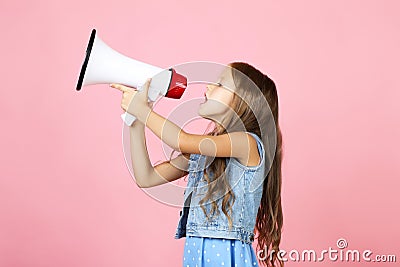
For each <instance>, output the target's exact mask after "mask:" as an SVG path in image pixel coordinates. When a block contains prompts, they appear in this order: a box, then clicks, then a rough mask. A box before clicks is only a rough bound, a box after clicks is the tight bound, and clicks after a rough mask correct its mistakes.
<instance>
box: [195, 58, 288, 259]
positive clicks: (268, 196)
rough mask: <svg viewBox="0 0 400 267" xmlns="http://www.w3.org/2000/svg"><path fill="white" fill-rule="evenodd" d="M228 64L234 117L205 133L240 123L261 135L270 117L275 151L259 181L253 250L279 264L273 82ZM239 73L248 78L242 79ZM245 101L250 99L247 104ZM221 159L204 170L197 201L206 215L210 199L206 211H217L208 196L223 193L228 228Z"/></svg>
mask: <svg viewBox="0 0 400 267" xmlns="http://www.w3.org/2000/svg"><path fill="white" fill-rule="evenodd" d="M229 66H230V67H231V71H232V72H231V73H232V77H233V80H234V83H235V87H236V90H237V91H236V92H237V93H235V94H234V97H233V100H232V105H231V108H232V110H233V111H235V113H236V119H235V118H234V117H230V118H229V120H228V123H227V125H221V124H220V123H215V124H214V125H215V126H214V128H213V129H212V130H211V131H210V132H208V134H209V135H220V134H224V133H227V132H228V131H229V132H231V131H234V130H235V129H239V128H240V127H243V126H244V128H245V130H246V131H247V132H252V133H255V134H257V135H258V136H259V137H260V138H261V131H260V126H266V125H268V123H267V122H268V121H269V122H271V120H273V121H274V123H275V127H274V130H275V131H276V133H275V134H276V149H275V151H273V152H275V153H274V154H275V156H274V158H273V159H270V160H272V164H271V165H270V166H271V169H270V170H269V172H268V175H267V177H266V180H265V181H264V184H263V194H262V198H261V203H260V206H259V208H258V213H257V218H256V225H255V230H256V231H257V232H258V236H256V239H257V240H258V246H257V251H258V250H260V249H261V250H262V251H261V252H262V253H260V257H261V258H262V259H264V260H261V263H262V264H263V265H265V266H276V265H275V262H276V261H278V263H279V265H280V266H283V265H284V263H283V261H281V260H279V259H278V258H277V252H278V251H279V244H280V241H281V231H282V225H283V213H282V205H281V185H282V177H281V163H282V133H281V130H280V127H279V122H278V115H279V112H278V94H277V90H276V86H275V83H274V82H273V80H272V79H271V78H269V77H268V76H267V75H265V74H263V73H262V72H261V71H259V70H258V69H256V68H255V67H253V66H251V65H250V64H248V63H244V62H232V63H230V64H229ZM243 74H244V75H245V76H247V77H248V79H243ZM249 79H250V80H251V81H250V80H249ZM249 82H252V83H254V84H255V85H257V87H258V88H259V90H261V93H262V94H263V96H264V97H265V99H266V100H267V102H268V105H269V107H270V111H271V113H272V116H273V118H270V116H271V115H270V114H271V113H269V112H266V107H265V106H264V105H263V104H262V102H261V100H260V99H259V98H260V97H259V95H257V94H255V93H254V92H253V91H252V90H247V89H246V88H248V87H249V86H250V84H249ZM244 99H246V101H244ZM246 102H247V103H251V108H250V107H249V105H248V104H247V103H246ZM263 142H264V147H267V145H268V144H266V143H265V140H263ZM225 159H226V158H224V157H216V158H215V159H214V160H213V162H212V163H211V164H210V165H209V166H208V168H207V169H206V170H204V178H205V180H206V181H207V183H208V190H207V192H206V195H205V196H204V198H203V199H201V200H200V201H199V204H200V206H201V208H202V210H203V212H204V214H205V215H206V217H207V219H209V218H210V216H209V214H207V213H206V210H205V208H204V205H203V204H204V203H207V202H208V201H209V200H210V199H211V205H212V206H211V211H210V214H212V215H214V214H219V209H218V205H217V201H216V200H214V199H212V198H213V196H215V195H219V194H220V193H223V195H224V196H223V198H222V203H221V204H222V207H221V209H222V212H223V213H224V214H225V216H226V217H227V219H228V223H229V228H231V227H232V219H231V215H232V206H233V203H234V201H235V195H234V193H233V192H232V190H231V187H230V184H229V181H228V179H227V177H226V175H225V169H226V162H225ZM266 166H267V164H266ZM209 173H213V175H209ZM270 250H274V252H273V253H268V252H269V251H270Z"/></svg>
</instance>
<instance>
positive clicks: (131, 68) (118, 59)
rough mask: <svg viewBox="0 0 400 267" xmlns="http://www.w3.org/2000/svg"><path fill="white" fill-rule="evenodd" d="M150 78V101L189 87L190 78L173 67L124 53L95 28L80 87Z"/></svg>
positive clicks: (137, 82) (134, 83)
mask: <svg viewBox="0 0 400 267" xmlns="http://www.w3.org/2000/svg"><path fill="white" fill-rule="evenodd" d="M148 78H152V79H151V83H150V87H149V95H148V97H149V100H150V101H155V100H156V99H157V97H158V96H159V95H161V96H165V97H169V98H176V99H178V98H180V97H181V96H182V94H183V92H184V91H185V89H186V87H187V78H186V77H185V76H183V75H181V74H179V73H177V72H176V71H175V70H174V69H173V68H169V69H163V68H160V67H156V66H153V65H150V64H146V63H144V62H141V61H138V60H134V59H132V58H129V57H127V56H125V55H122V54H120V53H119V52H117V51H115V50H113V49H112V48H110V47H109V46H108V45H107V44H106V43H104V42H103V41H102V40H101V39H100V38H99V37H98V36H97V34H96V29H92V32H91V34H90V38H89V43H88V46H87V48H86V56H85V59H84V61H83V64H82V67H81V71H80V73H79V78H78V83H77V85H76V90H77V91H79V90H81V88H82V87H83V86H86V85H92V84H103V83H106V84H110V83H119V84H124V85H127V86H131V87H135V88H138V87H139V86H141V85H143V84H144V83H145V82H146V80H147V79H148ZM132 117H133V116H132ZM133 120H134V119H133ZM132 122H133V121H132Z"/></svg>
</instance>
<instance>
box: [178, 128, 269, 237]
mask: <svg viewBox="0 0 400 267" xmlns="http://www.w3.org/2000/svg"><path fill="white" fill-rule="evenodd" d="M248 133H249V134H251V135H253V136H254V137H255V139H256V140H257V147H258V152H259V155H260V163H259V164H258V165H257V166H245V165H242V164H241V163H240V162H239V161H238V160H237V159H236V158H233V157H231V158H227V159H226V170H225V172H226V177H227V179H228V181H229V185H230V187H231V189H232V192H233V193H234V194H235V198H236V199H235V202H234V204H233V206H232V213H230V212H228V214H229V215H230V216H231V219H232V228H231V229H229V224H228V219H227V217H226V216H225V214H224V213H223V212H222V208H221V203H222V199H223V198H222V196H220V197H219V199H218V200H216V201H217V205H218V209H219V213H215V214H214V216H213V217H212V219H211V220H209V221H207V219H206V216H205V214H204V212H203V210H202V209H201V207H200V205H199V203H198V202H199V201H200V200H201V199H202V198H203V197H204V196H205V193H206V192H207V187H208V183H207V181H206V180H205V179H204V173H203V172H204V169H205V168H206V167H207V166H208V165H209V163H208V165H206V161H207V160H206V159H207V158H208V157H207V156H205V155H201V154H191V155H190V159H189V167H188V182H187V186H186V189H185V192H184V205H183V208H182V210H181V211H180V219H179V222H178V227H177V228H176V232H175V237H174V238H175V239H179V238H182V237H184V236H202V237H213V238H226V239H239V240H241V241H243V242H246V243H249V244H251V243H252V242H253V241H254V227H255V223H256V217H257V212H258V207H259V206H260V201H261V197H262V193H263V182H264V178H266V177H264V174H265V154H264V153H265V152H264V145H263V143H262V141H261V139H260V138H259V137H258V136H257V135H256V134H254V133H250V132H248ZM207 173H209V172H207ZM265 176H266V175H265ZM231 203H232V202H231ZM203 206H204V208H205V209H206V211H207V214H208V215H209V216H211V214H210V210H211V202H210V200H208V201H207V202H205V203H203Z"/></svg>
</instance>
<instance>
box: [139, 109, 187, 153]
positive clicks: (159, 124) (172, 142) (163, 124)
mask: <svg viewBox="0 0 400 267" xmlns="http://www.w3.org/2000/svg"><path fill="white" fill-rule="evenodd" d="M136 118H137V119H138V120H139V121H140V122H142V124H146V126H147V127H148V128H149V129H150V130H151V131H152V132H153V133H154V134H155V135H157V136H158V138H160V139H161V140H162V141H163V142H164V143H166V144H167V145H168V146H170V147H171V148H172V149H174V150H177V151H180V148H179V138H182V136H183V135H184V134H186V132H185V131H184V130H183V129H181V128H180V127H179V126H178V125H176V124H175V123H173V122H171V121H170V120H168V119H166V118H164V117H162V116H161V115H159V114H157V113H156V112H154V111H153V110H152V109H151V108H150V107H148V108H146V109H143V110H141V111H140V112H139V114H138V116H137V117H136Z"/></svg>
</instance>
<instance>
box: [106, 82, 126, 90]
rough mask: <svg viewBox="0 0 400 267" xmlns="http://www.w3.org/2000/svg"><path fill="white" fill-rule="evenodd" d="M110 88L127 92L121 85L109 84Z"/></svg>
mask: <svg viewBox="0 0 400 267" xmlns="http://www.w3.org/2000/svg"><path fill="white" fill-rule="evenodd" d="M110 87H112V88H115V89H118V90H120V91H121V92H127V91H128V90H129V89H128V88H127V87H125V86H123V85H121V84H115V83H112V84H110Z"/></svg>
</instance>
